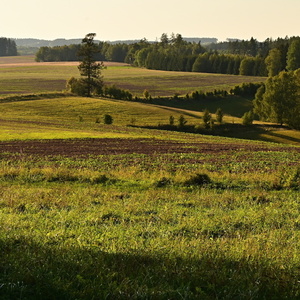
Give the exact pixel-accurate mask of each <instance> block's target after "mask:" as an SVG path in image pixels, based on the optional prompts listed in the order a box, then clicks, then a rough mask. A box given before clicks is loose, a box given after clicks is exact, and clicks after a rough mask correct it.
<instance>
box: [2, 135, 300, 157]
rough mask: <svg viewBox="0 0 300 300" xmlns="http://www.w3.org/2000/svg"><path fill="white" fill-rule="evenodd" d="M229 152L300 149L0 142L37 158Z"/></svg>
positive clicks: (8, 151)
mask: <svg viewBox="0 0 300 300" xmlns="http://www.w3.org/2000/svg"><path fill="white" fill-rule="evenodd" d="M228 151H251V152H252V151H295V152H299V153H300V148H299V149H298V148H288V147H284V148H283V147H278V148H277V147H272V148H269V147H267V146H265V147H264V146H261V145H254V144H253V145H249V144H246V143H242V142H241V143H232V144H231V143H228V144H220V143H200V142H199V143H180V142H176V141H167V140H156V139H123V138H103V139H78V140H77V139H74V140H28V141H5V142H0V153H2V154H3V153H5V154H12V155H13V154H18V153H19V154H22V155H36V156H58V155H59V156H66V157H81V158H84V157H90V156H96V155H118V154H132V153H137V154H149V155H151V154H166V153H207V154H220V153H224V152H228Z"/></svg>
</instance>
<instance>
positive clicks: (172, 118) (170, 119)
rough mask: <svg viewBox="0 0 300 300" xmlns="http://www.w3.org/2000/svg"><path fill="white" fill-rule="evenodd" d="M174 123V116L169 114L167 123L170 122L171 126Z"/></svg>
mask: <svg viewBox="0 0 300 300" xmlns="http://www.w3.org/2000/svg"><path fill="white" fill-rule="evenodd" d="M174 123H175V118H174V117H173V116H172V115H171V116H170V118H169V124H170V125H171V126H173V125H174Z"/></svg>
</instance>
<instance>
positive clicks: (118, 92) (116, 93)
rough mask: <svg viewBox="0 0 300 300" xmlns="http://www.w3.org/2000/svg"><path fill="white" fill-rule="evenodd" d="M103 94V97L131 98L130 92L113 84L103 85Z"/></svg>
mask: <svg viewBox="0 0 300 300" xmlns="http://www.w3.org/2000/svg"><path fill="white" fill-rule="evenodd" d="M103 94H104V96H105V97H109V98H113V99H119V100H132V98H133V96H132V94H131V93H130V92H129V91H127V90H123V89H120V88H118V87H116V86H115V85H112V86H105V87H104V91H103Z"/></svg>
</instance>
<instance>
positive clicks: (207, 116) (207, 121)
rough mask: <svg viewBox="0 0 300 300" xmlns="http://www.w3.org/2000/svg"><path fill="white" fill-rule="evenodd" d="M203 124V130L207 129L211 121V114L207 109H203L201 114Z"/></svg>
mask: <svg viewBox="0 0 300 300" xmlns="http://www.w3.org/2000/svg"><path fill="white" fill-rule="evenodd" d="M202 119H203V123H204V127H205V128H209V124H210V120H211V113H210V112H209V110H208V109H205V110H204V112H203V116H202Z"/></svg>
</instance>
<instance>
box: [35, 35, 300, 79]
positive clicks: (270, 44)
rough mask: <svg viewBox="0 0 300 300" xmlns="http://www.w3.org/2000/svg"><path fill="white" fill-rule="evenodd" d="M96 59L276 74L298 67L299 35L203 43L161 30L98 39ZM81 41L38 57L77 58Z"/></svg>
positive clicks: (45, 49)
mask: <svg viewBox="0 0 300 300" xmlns="http://www.w3.org/2000/svg"><path fill="white" fill-rule="evenodd" d="M97 47H98V54H97V55H98V56H97V59H98V60H102V61H116V62H126V63H129V64H132V65H135V66H138V67H143V68H148V69H155V70H168V71H188V72H191V71H193V72H206V73H221V74H233V75H249V76H275V75H277V74H279V73H280V72H281V71H283V70H289V71H291V70H295V69H297V68H299V67H300V57H299V56H300V37H292V38H285V39H282V38H279V39H277V40H274V41H273V40H271V39H267V40H265V41H264V42H258V41H257V40H256V39H254V38H251V39H250V40H249V41H244V40H242V41H239V40H236V41H228V42H222V43H216V44H211V45H209V46H206V47H204V46H202V45H201V43H200V42H198V43H195V42H188V41H186V40H184V39H183V38H182V36H181V35H180V34H176V35H175V34H172V35H171V36H170V37H169V36H168V35H167V34H166V33H163V34H162V35H161V38H160V41H157V42H155V43H150V42H148V41H147V40H146V39H143V40H140V41H138V42H135V43H132V44H125V43H116V44H110V43H107V42H99V43H97ZM79 48H80V45H69V46H56V47H41V48H40V49H39V51H38V52H37V54H36V60H37V61H72V60H73V61H76V60H78V56H77V53H78V51H79Z"/></svg>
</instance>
